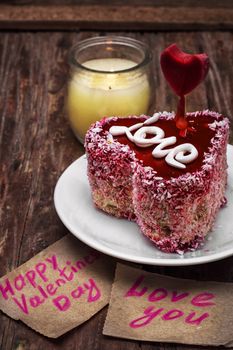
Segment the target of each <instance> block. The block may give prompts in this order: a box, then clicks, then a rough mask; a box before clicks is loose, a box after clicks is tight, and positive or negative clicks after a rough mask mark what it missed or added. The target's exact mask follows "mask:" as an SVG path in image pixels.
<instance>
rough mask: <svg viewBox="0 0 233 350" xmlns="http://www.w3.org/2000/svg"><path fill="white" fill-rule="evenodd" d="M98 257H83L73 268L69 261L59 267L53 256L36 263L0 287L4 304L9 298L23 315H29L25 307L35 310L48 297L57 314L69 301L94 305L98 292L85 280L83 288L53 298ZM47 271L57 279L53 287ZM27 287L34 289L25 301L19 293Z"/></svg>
mask: <svg viewBox="0 0 233 350" xmlns="http://www.w3.org/2000/svg"><path fill="white" fill-rule="evenodd" d="M100 256H101V255H100V254H99V253H97V251H94V250H92V251H91V252H90V253H89V254H88V255H87V256H85V257H83V259H79V260H77V261H75V263H73V264H72V263H71V261H66V265H65V266H59V264H58V257H57V255H56V254H54V255H51V257H47V258H45V259H44V260H43V261H40V262H39V263H37V264H36V265H35V266H34V267H33V268H30V269H29V270H28V271H26V272H25V273H24V274H22V273H20V274H18V275H17V276H16V277H15V278H14V279H13V280H12V281H10V280H9V278H6V279H5V280H4V281H3V282H2V283H0V292H1V294H2V297H3V298H4V299H5V300H8V298H9V297H12V300H13V301H14V302H15V303H16V305H17V306H18V307H19V308H20V309H21V310H22V312H23V313H25V314H29V312H30V309H29V307H31V308H37V307H39V306H40V305H42V304H43V303H44V302H45V301H46V299H48V298H49V297H52V302H53V305H54V306H55V307H56V308H57V309H58V310H59V311H66V310H68V309H69V308H70V306H71V302H70V298H73V299H79V298H81V297H84V298H85V300H86V301H87V302H93V301H96V300H98V299H99V298H100V297H101V291H100V289H99V288H98V286H97V283H96V281H95V279H94V278H89V279H88V280H87V281H86V282H84V283H83V284H79V285H77V286H76V288H75V289H74V290H72V291H71V292H70V293H69V295H66V294H65V293H61V294H59V295H58V296H55V295H57V294H58V293H59V289H60V287H61V286H64V285H65V284H66V283H69V282H70V281H73V280H74V278H75V277H76V274H77V273H78V272H79V271H81V270H83V269H85V268H86V267H87V266H88V265H90V264H93V263H94V262H95V261H96V260H97V259H99V258H100ZM50 270H52V273H57V275H58V278H57V279H55V281H54V283H50V278H49V273H51V271H50ZM27 284H29V285H30V286H31V287H33V288H34V289H35V293H36V294H35V295H32V296H30V297H27V296H26V295H25V294H24V293H23V290H24V288H25V287H26V286H27ZM77 284H78V283H77ZM19 291H20V292H21V294H20V295H19V297H17V296H16V295H15V294H16V292H19Z"/></svg>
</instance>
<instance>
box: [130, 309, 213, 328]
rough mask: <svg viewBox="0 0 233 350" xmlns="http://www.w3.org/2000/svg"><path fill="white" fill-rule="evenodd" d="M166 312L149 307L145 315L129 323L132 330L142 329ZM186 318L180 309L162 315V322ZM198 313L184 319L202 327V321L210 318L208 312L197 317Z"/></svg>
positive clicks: (192, 313)
mask: <svg viewBox="0 0 233 350" xmlns="http://www.w3.org/2000/svg"><path fill="white" fill-rule="evenodd" d="M162 312H164V308H159V309H157V310H156V309H155V308H154V306H149V307H148V308H146V309H145V310H144V315H143V316H141V317H139V318H136V319H135V320H133V321H131V322H130V323H129V325H130V327H131V328H140V327H145V326H147V325H148V324H150V323H151V321H153V320H154V319H155V318H156V317H158V316H160V315H161V313H162ZM183 316H184V312H183V311H181V310H179V309H173V310H169V311H167V312H166V311H165V313H164V314H163V315H162V317H161V318H162V320H164V321H170V320H175V319H178V318H180V317H183ZM195 317H196V312H191V313H190V314H189V315H188V316H187V317H185V318H184V322H185V323H189V324H193V325H194V324H195V325H197V326H198V325H200V324H201V322H202V321H204V320H205V319H206V318H208V317H209V314H208V312H205V313H204V314H202V315H201V316H198V317H196V319H195Z"/></svg>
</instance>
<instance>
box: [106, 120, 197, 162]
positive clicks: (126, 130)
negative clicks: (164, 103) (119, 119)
mask: <svg viewBox="0 0 233 350" xmlns="http://www.w3.org/2000/svg"><path fill="white" fill-rule="evenodd" d="M159 116H160V114H159V113H155V114H154V115H153V116H152V117H151V118H149V119H147V120H146V121H145V122H144V123H137V124H134V125H132V126H130V127H127V126H117V125H116V126H112V127H111V128H110V129H109V132H110V134H112V136H120V135H124V134H126V136H127V137H128V139H129V140H130V141H131V142H133V143H135V144H136V145H137V146H139V147H150V146H153V145H157V146H156V147H155V148H154V149H153V151H152V155H153V157H155V158H163V157H165V161H166V162H167V164H169V165H171V166H173V167H175V168H178V169H185V168H186V165H185V164H188V163H191V162H192V161H193V160H195V159H196V158H197V157H198V151H197V149H196V147H195V146H194V145H192V144H191V143H183V144H182V145H178V146H175V147H172V148H166V149H164V148H165V147H169V146H172V145H174V144H175V143H176V137H175V136H170V137H164V136H165V132H164V131H163V129H161V128H159V127H158V126H150V124H152V123H155V122H157V121H158V119H159ZM132 131H135V133H134V135H133V134H132ZM148 134H150V135H154V136H153V137H151V138H149V139H148V138H146V136H147V135H148Z"/></svg>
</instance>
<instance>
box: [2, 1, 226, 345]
mask: <svg viewBox="0 0 233 350" xmlns="http://www.w3.org/2000/svg"><path fill="white" fill-rule="evenodd" d="M10 3H11V4H10ZM22 3H24V4H22ZM41 3H42V2H41V1H11V2H6V1H4V2H3V1H1V4H0V28H1V29H2V30H1V31H0V167H1V169H0V181H1V187H0V196H1V201H0V217H1V218H0V223H1V231H0V276H3V275H4V274H6V273H7V272H9V271H11V270H12V269H14V268H15V267H17V266H19V265H21V264H22V263H23V262H25V261H27V260H28V259H30V258H31V257H32V256H34V255H35V254H37V253H38V252H39V251H41V250H43V249H44V248H45V247H47V246H48V245H50V244H51V243H53V242H55V241H56V240H58V239H59V238H61V237H63V236H64V235H65V234H67V232H68V231H67V230H66V228H65V227H64V226H63V225H62V223H61V222H60V220H59V218H58V217H57V215H56V213H55V209H54V206H53V191H54V186H55V184H56V182H57V180H58V178H59V176H60V174H61V173H62V171H63V170H64V169H65V168H66V167H67V166H68V165H69V164H70V163H71V162H72V161H74V160H75V159H77V158H78V157H79V156H80V155H82V154H83V153H84V150H83V147H82V146H81V145H80V144H79V143H78V141H77V140H76V139H75V137H74V136H73V134H72V132H71V130H70V128H69V125H68V122H67V120H66V116H65V110H64V98H65V92H66V80H67V73H68V67H67V63H66V62H67V52H68V50H69V48H70V47H71V46H72V45H73V44H74V43H76V42H78V41H79V40H81V39H84V38H87V37H91V36H96V35H106V34H107V33H108V34H111V30H113V29H115V30H116V28H115V27H114V28H113V27H111V26H110V27H108V23H110V21H109V18H108V17H106V16H107V12H105V15H104V16H105V19H106V21H105V24H104V26H102V27H101V26H100V24H99V23H97V22H98V21H97V22H96V23H95V25H93V22H91V21H90V18H93V17H94V12H95V9H96V7H92V6H97V7H98V6H102V7H105V9H106V11H107V10H108V8H107V7H108V6H117V15H116V18H118V17H117V16H119V11H120V9H121V7H120V6H119V5H120V3H121V2H120V1H112V2H111V5H109V3H108V2H107V1H103V2H101V4H98V1H71V0H70V1H67V2H66V4H65V5H64V2H62V1H58V0H57V1H46V2H45V1H44V5H43V4H42V5H43V6H42V5H41ZM74 3H75V6H76V10H77V9H78V7H79V6H84V7H85V6H90V7H91V8H92V11H91V17H90V18H86V19H85V18H84V22H85V23H86V24H88V23H89V24H88V25H86V27H85V30H84V28H81V29H82V30H80V28H79V24H78V23H79V21H74V22H73V25H74V27H75V28H73V29H72V28H71V26H70V22H69V21H70V19H69V18H67V19H64V18H63V19H60V20H59V21H57V18H56V19H55V23H56V26H57V27H56V26H53V19H52V17H49V16H48V18H47V21H45V22H43V20H40V15H39V12H37V6H39V8H49V10H51V9H52V7H54V6H55V4H56V5H57V6H58V9H57V11H60V9H61V7H59V6H67V4H74ZM155 3H156V4H155ZM180 3H181V7H182V8H184V7H185V8H187V7H190V8H189V12H190V18H191V17H192V16H191V12H192V9H193V11H194V12H195V11H196V10H194V7H193V6H194V5H195V4H198V5H199V7H202V8H204V9H205V11H207V12H208V8H210V10H211V11H215V13H217V12H218V11H220V10H221V11H222V12H221V13H224V12H225V14H226V13H228V15H229V13H232V1H221V2H220V1H210V0H208V1H206V4H205V6H204V5H203V3H204V1H198V0H197V1H188V2H187V1H181V2H180ZM93 4H94V5H93ZM134 4H136V5H135V6H133V5H134ZM211 4H214V5H215V6H214V7H212V6H211ZM28 6H29V7H28ZM123 6H129V7H130V8H132V11H133V9H137V8H138V7H140V8H141V2H140V1H137V0H135V1H133V0H130V1H128V2H127V5H126V3H125V2H124V5H123ZM157 6H158V8H161V6H163V8H164V7H167V8H168V9H174V7H175V6H177V4H176V5H174V2H173V5H172V7H171V1H168V0H166V1H165V0H164V1H157V2H156V1H155V2H153V1H152V0H151V1H148V0H147V1H145V2H144V3H143V7H145V8H147V9H150V8H153V10H154V11H155V10H156V8H157ZM203 6H204V7H203ZM32 7H33V8H34V12H33V13H34V16H37V19H35V20H34V21H35V22H36V21H39V22H38V23H37V24H36V25H35V23H34V27H33V25H32V24H33V22H34V21H33V19H32V18H31V17H30V14H31V13H32V12H31V10H32ZM20 8H21V9H22V13H23V11H25V10H26V14H27V16H28V17H27V19H22V20H21V21H20V23H18V24H17V18H15V17H14V16H15V15H16V14H15V12H14V11H15V9H17V11H18V14H19V9H20ZM195 8H196V7H195ZM29 9H30V11H29ZM89 9H90V8H89ZM176 10H177V11H176V12H177V13H179V7H177V8H176ZM4 11H5V12H4ZM27 11H28V12H27ZM43 11H44V10H43ZM135 11H136V10H135ZM199 11H200V10H199ZM44 13H46V11H45V12H44ZM49 13H50V15H51V12H49ZM211 13H212V12H211ZM3 14H4V15H6V14H7V15H8V17H4V16H3ZM12 14H14V16H13V17H11V16H12ZM65 15H66V14H64V17H65ZM228 15H227V16H228ZM179 16H180V14H178V15H177V17H175V18H173V21H174V23H177V30H176V31H174V28H170V26H169V25H168V24H167V22H166V21H167V17H166V16H165V17H164V18H165V19H164V21H163V18H160V22H161V23H162V25H161V26H160V31H158V27H157V29H156V26H154V27H153V26H151V27H150V28H149V29H150V30H149V31H145V29H148V28H147V27H146V25H145V23H146V20H147V18H146V17H145V22H143V20H144V19H143V18H140V21H141V22H140V21H139V22H136V21H135V22H133V20H132V23H134V26H131V25H130V26H129V28H131V31H129V30H126V29H127V28H126V27H125V26H124V25H125V24H124V25H123V27H122V26H121V25H118V31H117V34H119V35H127V36H131V37H135V38H137V39H140V40H142V41H145V42H147V43H149V45H150V47H151V49H152V50H153V54H154V60H153V67H154V76H155V81H156V93H155V96H154V98H155V101H156V109H157V110H173V109H175V106H176V98H175V97H174V96H173V94H172V93H171V91H170V89H169V88H168V86H167V84H166V82H165V80H164V78H163V76H162V74H161V71H160V68H159V55H160V52H161V51H162V50H163V48H164V47H166V46H167V45H169V44H170V43H173V42H176V43H178V44H179V45H180V46H181V47H182V48H183V49H187V50H191V51H192V52H202V51H205V52H207V53H208V54H209V56H210V59H211V68H210V72H209V74H208V76H207V78H206V80H205V83H203V84H201V85H200V86H199V87H198V88H197V89H196V90H195V91H194V92H193V93H192V94H191V95H190V96H189V97H188V110H190V111H191V110H197V109H205V108H209V109H212V110H217V111H219V112H222V113H224V114H225V115H227V116H228V117H229V118H230V119H231V121H233V117H232V112H233V99H232V91H233V64H232V62H233V44H232V43H233V33H232V31H231V29H232V25H233V23H232V20H231V21H230V20H229V18H230V17H229V18H228V17H227V18H228V20H229V22H226V23H228V25H227V26H226V25H225V24H224V22H221V21H222V19H221V20H220V21H219V20H217V17H215V21H212V27H211V28H209V30H207V29H208V26H206V24H205V23H203V26H200V27H198V30H195V31H194V30H190V29H192V28H191V27H190V23H188V24H186V25H185V23H184V22H180V17H179ZM3 17H4V18H5V19H4V18H3ZM127 17H128V19H129V21H130V16H129V14H128V16H127ZM10 18H13V19H12V20H10ZM125 18H126V17H125ZM131 19H132V18H131ZM111 20H112V22H114V18H111ZM61 22H62V26H61ZM207 22H208V18H207ZM207 22H206V23H207ZM125 23H126V24H127V23H129V22H127V21H126V22H125ZM140 23H142V26H141V27H140ZM143 23H144V24H143ZM151 23H152V24H153V21H152V22H151ZM229 23H230V24H229ZM6 24H7V25H6ZM59 26H60V27H59ZM95 26H96V27H95ZM4 28H5V30H3V29H4ZM6 28H7V29H8V31H6ZM22 28H23V29H24V30H20V29H22ZM51 28H53V29H56V28H58V29H60V31H58V29H57V30H56V31H55V30H53V31H50V30H51ZM67 28H68V29H69V31H66V29H67ZM220 28H221V30H219V29H220ZM29 29H34V31H31V32H30V31H29ZM35 29H37V31H36V30H35ZM71 29H72V30H71ZM193 29H197V28H193ZM222 29H225V30H222ZM132 30H133V31H132ZM114 34H116V31H115V32H114ZM230 143H231V144H233V128H232V126H231V135H230ZM145 268H146V269H148V270H153V271H156V272H159V273H165V274H169V275H172V276H179V277H183V278H193V279H199V280H215V281H232V282H233V258H227V259H224V260H222V261H219V262H215V263H211V264H205V265H200V266H190V267H149V266H147V267H145ZM105 315H106V308H105V309H104V310H102V311H101V312H99V313H98V314H97V315H95V316H94V317H93V318H92V319H91V320H90V321H88V322H86V323H85V324H83V325H81V326H80V327H78V328H76V329H74V330H72V331H71V332H69V333H68V334H66V335H64V336H62V337H61V338H59V339H57V340H50V339H48V338H45V337H43V336H41V335H39V334H37V333H36V332H34V331H33V330H31V329H29V328H28V327H27V326H25V325H24V324H23V323H21V322H16V321H14V320H11V319H10V318H8V317H7V316H5V315H4V314H2V313H1V314H0V349H1V350H11V349H14V350H54V349H61V350H75V349H87V350H100V349H101V350H109V349H112V350H139V349H140V350H152V349H164V350H168V349H180V350H186V349H193V350H194V349H203V348H202V347H198V346H185V345H178V344H176V345H175V344H164V343H163V344H162V343H161V344H160V343H146V342H138V341H130V340H129V341H127V340H121V339H116V338H110V337H106V336H103V335H102V328H103V323H104V319H105ZM229 327H233V325H229ZM205 349H207V347H205Z"/></svg>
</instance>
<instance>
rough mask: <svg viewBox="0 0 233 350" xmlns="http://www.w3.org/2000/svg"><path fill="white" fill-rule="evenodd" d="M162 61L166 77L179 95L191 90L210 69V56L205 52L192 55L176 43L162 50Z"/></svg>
mask: <svg viewBox="0 0 233 350" xmlns="http://www.w3.org/2000/svg"><path fill="white" fill-rule="evenodd" d="M160 62H161V67H162V71H163V74H164V76H165V78H166V79H167V81H168V83H169V84H170V86H171V87H172V89H173V90H174V91H175V93H176V94H177V95H178V96H184V95H186V94H188V93H189V92H191V91H192V90H193V89H194V88H195V87H196V86H197V85H198V84H199V83H200V82H201V81H202V80H203V79H204V78H205V76H206V74H207V72H208V69H209V58H208V56H207V55H206V54H205V53H202V54H195V55H190V54H188V53H185V52H183V51H181V50H180V49H179V48H178V47H177V45H176V44H172V45H170V46H169V47H167V48H166V49H165V50H164V51H163V52H162V54H161V60H160Z"/></svg>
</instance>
